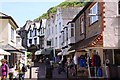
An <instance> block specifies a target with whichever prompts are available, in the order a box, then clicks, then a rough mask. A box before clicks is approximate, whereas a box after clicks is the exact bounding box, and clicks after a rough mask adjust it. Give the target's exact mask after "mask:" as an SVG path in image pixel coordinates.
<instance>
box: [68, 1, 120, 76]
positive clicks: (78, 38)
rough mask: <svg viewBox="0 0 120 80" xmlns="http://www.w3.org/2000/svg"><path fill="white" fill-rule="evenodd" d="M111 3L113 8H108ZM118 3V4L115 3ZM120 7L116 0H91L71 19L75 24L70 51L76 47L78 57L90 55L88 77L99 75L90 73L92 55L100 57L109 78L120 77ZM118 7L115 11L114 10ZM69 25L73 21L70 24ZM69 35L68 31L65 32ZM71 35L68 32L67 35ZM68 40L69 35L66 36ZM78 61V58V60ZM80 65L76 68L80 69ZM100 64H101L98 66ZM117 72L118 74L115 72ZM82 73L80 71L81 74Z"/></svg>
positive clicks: (101, 66)
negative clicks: (98, 0) (93, 0)
mask: <svg viewBox="0 0 120 80" xmlns="http://www.w3.org/2000/svg"><path fill="white" fill-rule="evenodd" d="M109 5H111V7H109ZM115 5H116V6H115ZM119 8H120V2H119V0H116V1H114V2H111V1H103V2H89V3H87V4H86V5H85V7H84V8H83V9H82V10H81V11H80V12H79V13H78V14H77V16H76V17H75V18H74V19H73V20H72V21H71V23H73V24H75V44H74V45H72V47H71V48H70V49H69V50H68V51H71V50H75V55H77V58H80V57H81V56H85V55H86V53H87V56H88V58H89V60H88V62H89V64H88V70H85V71H88V73H89V75H84V76H88V77H90V78H91V77H95V78H97V77H100V76H98V75H97V74H94V75H93V73H92V72H91V69H92V68H94V69H95V71H96V70H97V69H96V68H95V67H96V66H95V65H93V63H91V65H90V60H94V59H93V56H94V55H95V56H96V55H97V56H99V57H100V60H96V61H100V62H99V64H100V65H99V67H100V68H101V69H102V71H103V76H101V77H106V78H119V77H120V75H119V59H118V56H119ZM114 9H116V11H114ZM69 24H70V23H69ZM66 34H67V33H66ZM68 35H69V34H68ZM66 39H67V38H66ZM78 64H79V60H78ZM79 67H80V68H78V69H77V71H79V70H81V66H79ZM97 67H98V66H97ZM114 73H116V74H114ZM78 75H80V73H78Z"/></svg>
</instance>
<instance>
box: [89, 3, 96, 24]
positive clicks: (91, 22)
mask: <svg viewBox="0 0 120 80" xmlns="http://www.w3.org/2000/svg"><path fill="white" fill-rule="evenodd" d="M90 14H95V15H94V16H90V24H93V23H94V22H96V21H97V20H98V3H95V4H94V5H93V6H92V7H91V8H90Z"/></svg>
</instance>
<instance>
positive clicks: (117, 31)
mask: <svg viewBox="0 0 120 80" xmlns="http://www.w3.org/2000/svg"><path fill="white" fill-rule="evenodd" d="M104 6H105V19H104V20H105V28H104V32H103V33H104V36H103V40H104V41H103V43H104V47H105V48H111V47H112V48H118V47H119V45H120V22H119V21H120V17H118V16H117V15H118V14H117V10H118V8H117V7H118V3H117V2H106V3H105V5H104Z"/></svg>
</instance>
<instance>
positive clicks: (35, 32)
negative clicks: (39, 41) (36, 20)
mask: <svg viewBox="0 0 120 80" xmlns="http://www.w3.org/2000/svg"><path fill="white" fill-rule="evenodd" d="M35 36H37V29H36V28H35Z"/></svg>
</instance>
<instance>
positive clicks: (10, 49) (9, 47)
mask: <svg viewBox="0 0 120 80" xmlns="http://www.w3.org/2000/svg"><path fill="white" fill-rule="evenodd" d="M0 48H1V49H4V50H5V51H8V52H10V53H18V54H19V53H24V51H21V50H19V49H17V47H14V46H12V45H10V44H6V45H0Z"/></svg>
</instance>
